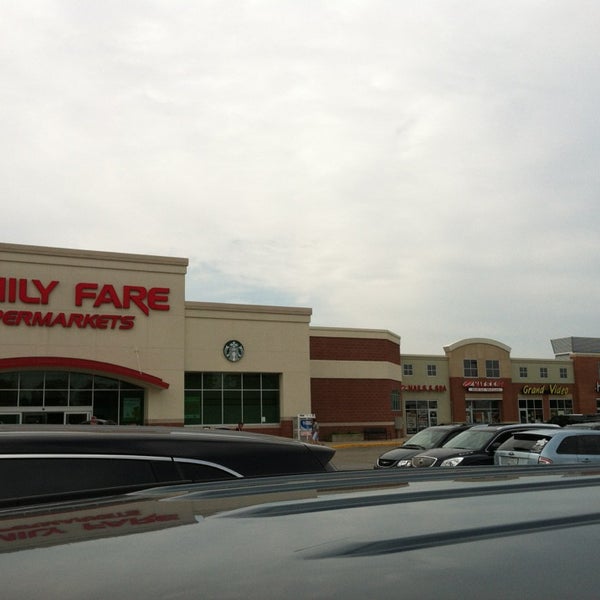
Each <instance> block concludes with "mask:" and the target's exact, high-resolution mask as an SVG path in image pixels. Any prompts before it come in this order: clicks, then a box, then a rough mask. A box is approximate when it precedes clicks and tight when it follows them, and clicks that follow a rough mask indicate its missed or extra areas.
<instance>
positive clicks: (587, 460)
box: [494, 428, 600, 466]
mask: <svg viewBox="0 0 600 600" xmlns="http://www.w3.org/2000/svg"><path fill="white" fill-rule="evenodd" d="M593 463H600V431H594V430H590V429H576V428H568V429H530V430H528V431H519V432H517V433H515V434H514V435H513V436H512V437H511V438H509V439H508V440H506V442H504V443H503V444H502V445H501V446H500V447H499V448H498V449H497V450H496V453H495V454H494V464H496V465H500V466H507V465H552V464H563V465H564V464H593Z"/></svg>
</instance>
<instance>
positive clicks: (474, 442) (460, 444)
mask: <svg viewBox="0 0 600 600" xmlns="http://www.w3.org/2000/svg"><path fill="white" fill-rule="evenodd" d="M493 437H494V432H493V431H476V430H473V429H467V431H463V432H462V433H459V434H458V435H457V436H456V437H454V438H452V439H451V440H449V441H447V442H446V443H445V444H444V446H443V447H444V448H462V449H465V450H479V449H480V448H485V446H487V444H488V443H489V442H490V441H491V440H492V438H493Z"/></svg>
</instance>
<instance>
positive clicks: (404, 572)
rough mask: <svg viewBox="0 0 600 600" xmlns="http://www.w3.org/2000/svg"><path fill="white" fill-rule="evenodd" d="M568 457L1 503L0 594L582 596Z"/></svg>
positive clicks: (574, 476)
mask: <svg viewBox="0 0 600 600" xmlns="http://www.w3.org/2000/svg"><path fill="white" fill-rule="evenodd" d="M579 469H580V470H579V471H575V470H573V468H572V467H569V469H568V470H567V469H566V468H561V467H550V468H549V469H548V470H546V469H540V468H539V467H523V468H520V469H519V468H514V467H511V468H510V469H504V468H502V467H494V466H492V467H482V468H481V469H473V472H474V473H477V475H472V476H470V477H469V478H468V479H467V478H457V477H446V476H445V475H446V473H444V472H443V471H442V472H440V470H437V472H435V473H434V471H433V470H432V471H430V472H426V473H423V472H419V471H417V470H416V469H403V470H400V469H390V470H388V471H387V472H383V473H382V472H375V471H373V470H367V471H362V472H359V473H358V474H354V473H353V474H349V473H341V472H338V473H317V474H313V475H309V476H307V475H301V476H297V475H292V476H287V477H267V478H261V479H242V480H239V481H234V482H232V481H224V482H221V483H219V484H211V483H205V484H196V485H181V486H175V487H173V488H170V489H168V490H167V489H165V488H161V489H158V490H145V491H143V492H139V493H136V494H129V495H126V496H115V497H111V498H109V499H104V501H98V500H97V499H94V500H93V501H91V500H90V501H86V502H77V503H72V502H68V503H65V502H62V503H55V504H52V505H51V506H48V507H34V510H32V508H31V507H23V508H20V507H19V508H13V509H11V510H5V511H2V512H1V513H0V553H2V554H1V557H2V558H1V561H0V564H1V565H2V567H1V571H2V574H3V575H4V577H3V578H2V599H3V600H24V599H26V600H42V599H43V600H80V599H81V598H94V599H104V598H110V599H111V600H125V599H127V600H129V599H130V598H143V599H144V600H159V599H160V600H163V599H165V598H177V599H178V600H196V599H197V598H198V597H202V598H217V599H222V598H223V599H224V598H227V599H244V600H254V599H261V600H265V599H267V600H269V599H276V600H279V599H280V598H294V597H297V596H299V595H302V596H306V597H308V598H311V599H323V598H326V599H330V598H342V599H344V600H358V599H360V600H365V599H368V598H378V599H379V598H381V599H386V598H398V596H399V595H402V593H403V591H406V590H415V589H416V588H415V586H417V587H418V596H419V598H426V599H429V598H432V599H433V598H444V599H447V600H455V599H456V600H459V599H460V600H464V598H465V597H468V598H486V599H487V598H492V599H505V598H544V599H550V598H577V599H578V600H587V599H592V598H593V599H594V600H595V599H596V598H597V597H598V585H599V583H600V578H599V575H598V569H597V557H596V554H595V552H593V548H594V547H596V545H597V542H598V539H599V538H600V520H599V519H598V513H597V511H596V510H595V507H597V506H598V505H600V474H599V473H598V470H596V469H594V470H590V469H586V468H585V467H580V468H579ZM508 471H510V472H511V474H510V476H507V473H508ZM567 473H568V475H569V476H568V477H566V476H565V474H567ZM427 476H428V477H427ZM394 481H395V483H394ZM507 561H508V562H507ZM411 593H412V594H413V595H414V593H415V592H414V591H413V592H411Z"/></svg>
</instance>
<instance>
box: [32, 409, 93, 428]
mask: <svg viewBox="0 0 600 600" xmlns="http://www.w3.org/2000/svg"><path fill="white" fill-rule="evenodd" d="M89 418H90V413H89V412H65V411H58V410H45V411H43V412H24V413H21V423H22V424H23V425H69V424H70V425H76V424H77V423H83V421H86V420H87V419H89Z"/></svg>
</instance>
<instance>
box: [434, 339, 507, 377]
mask: <svg viewBox="0 0 600 600" xmlns="http://www.w3.org/2000/svg"><path fill="white" fill-rule="evenodd" d="M444 351H445V353H446V356H447V357H448V366H449V375H450V377H463V375H464V363H463V361H464V360H465V359H470V360H477V363H478V364H477V366H478V369H479V374H478V376H479V377H485V361H486V360H497V361H498V362H499V365H500V377H510V375H511V361H510V348H509V347H508V346H506V345H505V344H502V343H501V342H498V341H496V340H491V339H487V338H468V339H465V340H461V341H459V342H456V343H455V344H452V345H450V346H444Z"/></svg>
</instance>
